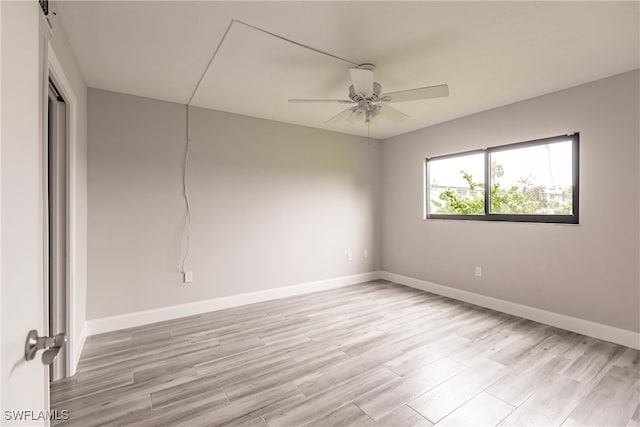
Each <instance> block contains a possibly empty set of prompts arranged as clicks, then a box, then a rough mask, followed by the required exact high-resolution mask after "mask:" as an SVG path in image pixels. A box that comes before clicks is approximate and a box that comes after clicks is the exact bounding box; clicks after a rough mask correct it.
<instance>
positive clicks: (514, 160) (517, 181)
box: [490, 140, 573, 215]
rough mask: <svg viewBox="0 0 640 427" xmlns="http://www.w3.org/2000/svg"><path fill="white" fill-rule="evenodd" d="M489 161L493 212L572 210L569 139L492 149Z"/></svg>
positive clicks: (527, 212)
mask: <svg viewBox="0 0 640 427" xmlns="http://www.w3.org/2000/svg"><path fill="white" fill-rule="evenodd" d="M490 161H491V162H490V164H491V173H490V175H491V206H490V212H491V213H495V214H532V215H571V214H572V213H573V194H572V191H573V184H572V142H571V141H570V140H568V141H566V142H556V143H552V144H544V145H537V146H534V147H526V148H516V149H512V150H505V151H497V152H493V153H491V154H490Z"/></svg>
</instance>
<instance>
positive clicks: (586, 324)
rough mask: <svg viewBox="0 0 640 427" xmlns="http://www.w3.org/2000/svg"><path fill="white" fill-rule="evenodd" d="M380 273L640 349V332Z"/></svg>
mask: <svg viewBox="0 0 640 427" xmlns="http://www.w3.org/2000/svg"><path fill="white" fill-rule="evenodd" d="M380 274H381V275H380V278H381V279H385V280H389V281H390V282H395V283H400V284H402V285H406V286H410V287H412V288H416V289H421V290H423V291H428V292H433V293H434V294H438V295H442V296H445V297H449V298H453V299H456V300H459V301H464V302H468V303H471V304H475V305H479V306H481V307H485V308H490V309H492V310H496V311H501V312H503V313H507V314H512V315H514V316H519V317H523V318H525V319H530V320H535V321H536V322H540V323H544V324H546V325H551V326H555V327H558V328H562V329H566V330H568V331H572V332H577V333H579V334H583V335H588V336H590V337H594V338H598V339H602V340H605V341H609V342H612V343H616V344H621V345H624V346H627V347H631V348H635V349H639V350H640V333H638V332H634V331H629V330H626V329H620V328H616V327H613V326H608V325H603V324H601V323H596V322H591V321H589V320H584V319H579V318H577V317H571V316H566V315H564V314H559V313H554V312H551V311H547V310H542V309H540V308H535V307H530V306H527V305H523V304H518V303H515V302H510V301H505V300H502V299H498V298H493V297H489V296H486V295H481V294H476V293H474V292H469V291H463V290H461V289H456V288H451V287H449V286H443V285H438V284H435V283H431V282H427V281H426V280H420V279H415V278H413V277H407V276H402V275H400V274H395V273H389V272H387V271H382V272H380Z"/></svg>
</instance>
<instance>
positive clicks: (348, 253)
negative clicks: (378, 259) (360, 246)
mask: <svg viewBox="0 0 640 427" xmlns="http://www.w3.org/2000/svg"><path fill="white" fill-rule="evenodd" d="M351 261H353V254H352V253H351V252H347V262H351Z"/></svg>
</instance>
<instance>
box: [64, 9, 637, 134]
mask: <svg viewBox="0 0 640 427" xmlns="http://www.w3.org/2000/svg"><path fill="white" fill-rule="evenodd" d="M639 5H640V3H638V2H609V1H607V2H406V3H405V2H402V3H400V2H267V1H262V2H255V3H253V2H251V3H250V2H186V1H182V2H155V1H148V2H129V1H127V2H112V1H107V2H98V1H88V2H82V1H71V2H66V1H59V2H57V10H58V14H59V15H60V17H61V19H62V21H63V24H64V26H65V28H66V31H67V33H68V36H69V40H70V42H71V45H72V47H73V49H74V51H75V53H76V55H77V58H78V61H79V63H80V67H81V68H82V71H83V73H84V75H85V78H86V80H87V84H88V85H89V86H90V87H95V88H99V89H106V90H111V91H116V92H123V93H129V94H133V95H140V96H146V97H150V98H156V99H162V100H167V101H173V102H179V103H186V102H187V101H188V99H189V97H190V96H191V93H192V91H193V90H194V88H195V85H196V83H197V82H198V79H199V78H200V75H201V73H202V71H203V70H204V68H205V66H206V65H207V63H208V62H209V59H210V57H211V54H212V53H213V51H214V49H215V47H216V45H217V44H218V42H219V41H220V39H221V38H222V35H223V34H224V31H225V29H226V28H227V26H228V25H229V23H230V21H231V20H232V19H237V20H241V21H244V22H247V23H249V24H252V25H255V26H258V27H261V28H264V29H266V30H268V31H271V32H274V33H277V34H280V35H282V36H284V37H287V38H290V39H293V40H296V41H299V42H301V43H304V44H306V45H310V46H313V47H315V48H317V49H321V50H323V51H326V52H330V53H332V54H334V55H337V56H340V57H343V58H347V59H350V60H352V61H355V62H357V63H364V62H370V63H373V64H375V65H376V67H377V68H376V72H375V77H376V81H378V82H379V83H381V84H382V87H383V92H392V91H398V90H405V89H410V88H414V87H423V86H431V85H437V84H442V83H446V84H448V85H449V89H450V92H451V95H450V97H449V98H440V99H432V100H426V101H414V102H406V103H398V104H393V105H394V107H396V108H397V109H399V110H401V111H403V112H405V113H407V114H409V115H410V116H411V119H410V120H408V121H406V122H404V123H400V124H398V123H393V122H390V121H388V120H386V119H384V118H380V119H377V120H376V121H374V122H373V123H372V124H371V136H372V137H374V138H380V139H382V138H387V137H390V136H394V135H397V134H400V133H404V132H408V131H411V130H414V129H418V128H421V127H425V126H429V125H432V124H435V123H439V122H443V121H446V120H451V119H453V118H456V117H461V116H465V115H468V114H472V113H475V112H478V111H483V110H487V109H490V108H494V107H498V106H501V105H505V104H509V103H513V102H516V101H520V100H523V99H527V98H531V97H535V96H538V95H542V94H545V93H549V92H553V91H557V90H560V89H564V88H567V87H571V86H575V85H578V84H581V83H585V82H589V81H592V80H597V79H600V78H603V77H607V76H610V75H614V74H618V73H621V72H624V71H628V70H632V69H636V68H639V61H640V60H639V52H640V43H639V40H640V17H639ZM348 69H349V65H348V64H345V63H343V62H340V61H338V60H335V59H332V58H329V57H326V56H323V55H321V54H318V53H315V52H312V51H308V50H305V49H303V48H300V47H298V46H295V45H292V44H289V43H287V42H284V41H282V40H279V39H277V38H274V37H270V36H268V35H265V34H263V33H260V32H258V31H255V30H253V29H250V28H247V27H244V26H242V25H238V24H235V25H233V26H232V27H231V29H230V31H229V34H228V36H227V38H226V40H225V42H224V43H223V45H222V47H221V48H220V51H219V52H218V55H217V56H216V58H215V60H214V62H213V64H212V66H211V68H210V70H209V72H208V73H207V75H206V76H205V77H204V80H203V82H202V86H201V87H200V89H199V91H198V93H197V94H196V96H195V98H194V105H196V106H201V107H206V108H211V109H216V110H222V111H228V112H233V113H239V114H245V115H248V116H254V117H261V118H265V119H271V120H277V121H281V122H287V123H295V124H300V125H305V126H312V127H318V128H325V129H331V130H336V131H339V132H345V133H352V134H359V135H366V132H367V128H366V125H364V124H362V125H350V124H339V125H331V126H327V125H325V124H324V121H325V120H326V119H328V118H329V117H331V116H333V115H334V114H336V113H338V112H339V111H341V110H342V109H344V108H345V106H344V105H339V104H336V105H332V104H328V105H324V104H312V105H300V104H288V103H287V99H288V98H343V99H344V98H346V97H347V96H346V95H347V88H348V86H349V84H350V80H349V72H348Z"/></svg>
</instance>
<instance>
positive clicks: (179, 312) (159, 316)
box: [76, 271, 380, 363]
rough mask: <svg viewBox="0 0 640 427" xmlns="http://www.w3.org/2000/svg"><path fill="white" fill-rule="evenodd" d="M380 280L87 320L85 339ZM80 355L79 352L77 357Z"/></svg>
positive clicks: (312, 285)
mask: <svg viewBox="0 0 640 427" xmlns="http://www.w3.org/2000/svg"><path fill="white" fill-rule="evenodd" d="M379 278H380V272H379V271H371V272H368V273H361V274H353V275H350V276H343V277H336V278H333V279H327V280H319V281H316V282H308V283H302V284H298V285H293V286H284V287H280V288H273V289H266V290H264V291H258V292H250V293H245V294H238V295H230V296H227V297H220V298H213V299H210V300H205V301H196V302H191V303H186V304H179V305H173V306H169V307H162V308H156V309H152V310H145V311H137V312H135V313H127V314H122V315H118V316H111V317H103V318H99V319H91V320H87V322H86V324H85V326H86V334H85V337H86V335H87V334H88V335H95V334H101V333H103V332H111V331H117V330H120V329H126V328H132V327H135V326H141V325H146V324H149V323H155V322H161V321H164V320H171V319H177V318H180V317H185V316H192V315H194V314H202V313H208V312H210V311H216V310H222V309H225V308H231V307H237V306H240V305H245V304H253V303H256V302H262V301H268V300H273V299H278V298H286V297H290V296H294V295H301V294H306V293H309V292H317V291H324V290H327V289H333V288H339V287H342V286H349V285H355V284H357V283H363V282H368V281H370V280H377V279H379ZM83 344H84V340H83ZM80 350H82V347H80ZM79 354H80V353H79V352H78V355H79ZM76 363H77V362H76Z"/></svg>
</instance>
